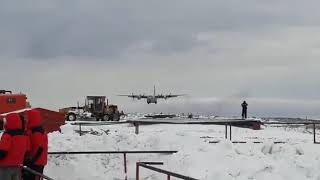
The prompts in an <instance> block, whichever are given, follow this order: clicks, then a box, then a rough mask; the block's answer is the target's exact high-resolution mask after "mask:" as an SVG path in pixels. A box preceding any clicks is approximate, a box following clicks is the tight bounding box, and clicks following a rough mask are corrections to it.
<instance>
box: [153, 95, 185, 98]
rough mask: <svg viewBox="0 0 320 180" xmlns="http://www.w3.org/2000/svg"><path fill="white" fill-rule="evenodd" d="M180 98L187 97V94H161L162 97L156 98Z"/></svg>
mask: <svg viewBox="0 0 320 180" xmlns="http://www.w3.org/2000/svg"><path fill="white" fill-rule="evenodd" d="M180 96H186V94H165V95H162V94H160V95H156V98H159V99H161V98H162V99H168V98H175V97H180Z"/></svg>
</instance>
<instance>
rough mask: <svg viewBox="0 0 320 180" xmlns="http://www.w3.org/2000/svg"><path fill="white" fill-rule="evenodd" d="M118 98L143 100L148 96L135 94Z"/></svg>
mask: <svg viewBox="0 0 320 180" xmlns="http://www.w3.org/2000/svg"><path fill="white" fill-rule="evenodd" d="M118 96H126V97H129V98H133V99H143V98H147V97H148V96H146V95H135V94H130V95H118Z"/></svg>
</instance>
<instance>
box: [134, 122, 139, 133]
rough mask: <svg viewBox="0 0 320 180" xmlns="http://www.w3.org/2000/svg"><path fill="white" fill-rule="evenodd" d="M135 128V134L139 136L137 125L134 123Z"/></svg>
mask: <svg viewBox="0 0 320 180" xmlns="http://www.w3.org/2000/svg"><path fill="white" fill-rule="evenodd" d="M134 126H135V133H136V134H139V123H134Z"/></svg>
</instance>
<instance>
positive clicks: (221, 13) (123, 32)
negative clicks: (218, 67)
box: [0, 0, 319, 59]
mask: <svg viewBox="0 0 320 180" xmlns="http://www.w3.org/2000/svg"><path fill="white" fill-rule="evenodd" d="M305 4H307V3H303V2H301V1H293V2H292V1H283V2H276V1H252V0H248V1H241V2H236V1H233V2H227V1H211V0H205V1H191V0H187V1H180V0H174V1H132V2H129V1H123V2H120V1H84V0H81V1H62V0H58V1H44V2H39V1H33V2H28V3H26V2H24V3H21V2H19V1H6V0H2V1H0V22H1V28H0V40H1V41H0V53H1V54H2V55H7V56H11V57H12V56H17V57H29V58H38V59H41V58H42V59H46V58H54V57H59V56H88V57H110V56H114V55H121V54H122V53H123V52H125V51H126V50H127V49H128V48H130V47H131V46H134V45H135V44H136V43H138V42H140V41H150V42H153V43H154V44H153V46H152V47H153V48H151V50H152V51H154V52H157V53H165V54H167V53H175V52H181V51H188V50H190V49H191V48H193V47H195V46H197V45H199V43H198V42H197V40H196V39H195V38H194V37H195V36H196V35H197V34H199V33H201V32H215V31H254V30H255V29H259V28H261V29H265V28H266V29H268V26H272V27H276V26H279V25H281V26H289V25H300V24H308V23H316V22H315V21H314V20H313V19H315V17H317V16H319V14H317V13H313V14H312V18H311V16H310V15H308V14H309V12H310V8H311V9H313V7H317V5H319V3H318V2H317V1H311V2H310V3H308V4H307V5H305ZM292 9H295V11H294V10H292Z"/></svg>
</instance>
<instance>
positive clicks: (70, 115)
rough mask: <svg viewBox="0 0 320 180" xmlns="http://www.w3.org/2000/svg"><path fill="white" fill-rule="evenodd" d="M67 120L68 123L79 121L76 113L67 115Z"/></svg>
mask: <svg viewBox="0 0 320 180" xmlns="http://www.w3.org/2000/svg"><path fill="white" fill-rule="evenodd" d="M66 120H67V121H75V120H77V116H76V114H75V113H69V114H67V116H66Z"/></svg>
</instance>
